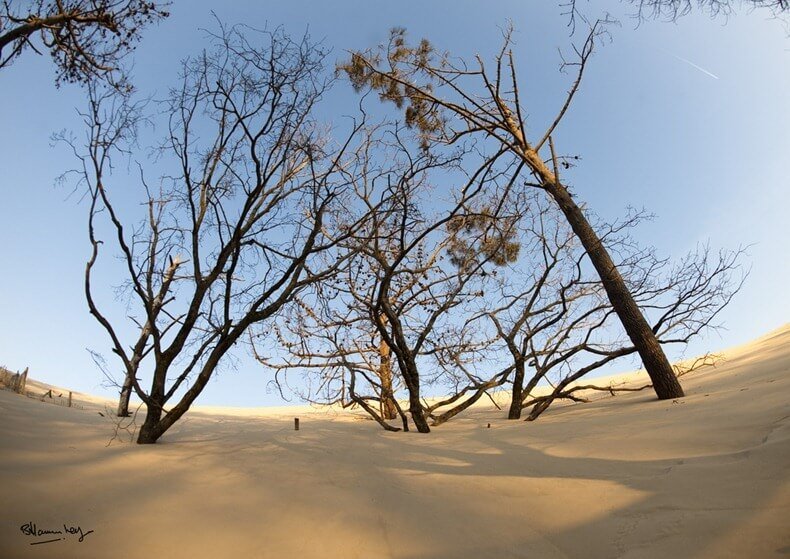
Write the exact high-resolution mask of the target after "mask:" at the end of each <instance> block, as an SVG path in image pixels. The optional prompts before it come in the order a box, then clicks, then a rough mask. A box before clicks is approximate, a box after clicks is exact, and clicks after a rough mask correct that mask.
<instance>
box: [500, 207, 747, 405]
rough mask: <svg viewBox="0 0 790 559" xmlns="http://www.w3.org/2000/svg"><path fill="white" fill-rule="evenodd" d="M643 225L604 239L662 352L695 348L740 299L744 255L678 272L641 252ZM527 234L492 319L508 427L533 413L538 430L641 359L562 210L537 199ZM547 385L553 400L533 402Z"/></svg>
mask: <svg viewBox="0 0 790 559" xmlns="http://www.w3.org/2000/svg"><path fill="white" fill-rule="evenodd" d="M643 217H644V215H643V214H642V213H641V212H632V213H631V214H630V215H629V217H628V218H627V219H626V220H624V221H623V222H620V223H617V224H613V225H608V226H605V225H599V226H598V227H597V230H598V231H599V232H600V234H601V238H602V240H603V241H605V242H606V243H607V245H608V246H609V247H610V250H612V251H613V252H615V253H616V254H617V257H618V260H619V264H618V265H619V266H620V268H621V269H622V270H623V271H624V275H625V277H627V278H628V281H629V289H630V291H631V293H632V294H633V296H634V298H635V300H636V301H637V302H638V304H639V305H640V307H641V308H642V309H644V310H645V312H646V313H647V316H648V318H649V320H650V321H651V325H652V330H653V332H654V333H655V334H656V337H657V338H658V340H659V342H660V343H662V344H687V343H688V342H689V341H690V340H691V339H692V338H694V337H695V336H697V335H698V334H699V333H700V332H702V331H703V330H704V329H706V328H709V327H712V326H714V325H715V323H714V319H715V317H716V316H717V315H718V314H719V312H720V311H721V310H722V309H723V308H724V307H725V306H726V305H727V304H728V303H729V302H730V300H731V299H732V297H733V295H734V294H735V293H736V292H737V291H738V290H739V289H740V286H741V285H742V281H743V276H740V277H738V270H739V263H738V260H739V257H740V256H741V255H742V251H741V250H738V251H734V252H721V253H719V254H718V256H715V255H713V254H711V252H710V250H709V249H708V248H707V247H702V248H700V249H698V250H696V251H694V252H692V253H690V254H689V255H687V256H686V257H685V258H684V259H682V260H681V261H680V263H679V264H678V265H677V266H672V265H671V264H670V262H669V260H667V259H660V258H658V257H657V256H656V254H655V251H654V250H653V249H640V248H639V246H638V244H636V243H635V242H634V241H633V239H632V238H631V236H630V235H629V231H630V230H631V229H632V228H633V227H634V226H636V225H637V224H638V222H639V221H640V220H641V219H642V218H643ZM520 225H521V231H522V232H521V235H520V238H521V239H523V240H524V241H523V243H522V244H523V246H522V250H521V257H520V260H519V262H518V263H517V264H514V265H512V266H511V270H509V271H507V272H505V273H503V274H501V275H500V280H499V286H498V289H491V296H493V295H494V293H497V294H498V295H497V296H498V298H499V300H501V304H499V305H498V306H496V307H494V308H491V309H489V310H487V311H485V316H486V317H487V318H488V319H489V320H490V321H491V322H492V324H493V325H494V327H495V330H496V333H497V335H498V337H499V338H500V340H501V342H502V344H503V345H504V346H505V347H506V348H507V352H508V353H509V355H510V358H511V362H512V367H513V371H514V373H513V379H512V392H511V403H510V408H509V411H508V418H509V419H518V418H520V417H521V412H522V410H523V409H525V408H527V407H530V406H532V411H531V413H530V414H529V419H530V420H533V419H536V418H537V417H538V416H539V415H540V414H541V413H542V412H543V411H545V410H546V409H547V408H548V407H549V405H551V403H552V402H553V401H555V400H557V399H561V398H568V399H572V400H576V401H581V398H580V396H578V395H577V394H576V393H578V391H579V390H580V389H581V388H582V387H580V386H577V385H573V383H575V382H577V381H578V380H579V379H581V378H583V377H584V376H585V375H589V374H590V373H593V372H594V371H596V370H598V369H600V368H601V367H603V366H605V365H608V364H610V363H611V362H613V361H614V360H616V359H620V358H622V357H625V356H627V355H633V354H635V353H636V351H637V349H636V347H635V346H634V345H633V344H632V343H630V341H629V340H628V339H622V338H621V337H620V336H618V329H617V328H616V325H615V324H612V322H613V319H615V318H616V315H614V313H613V311H612V309H611V307H610V305H609V304H608V301H607V298H606V293H605V291H604V290H603V288H602V286H601V283H600V282H599V281H598V280H597V278H596V277H594V274H591V273H590V272H591V271H590V270H587V269H586V268H585V266H584V251H583V250H581V247H579V246H578V241H577V240H576V239H575V237H574V236H573V234H572V232H571V231H569V230H568V228H567V226H564V222H563V220H562V219H561V217H560V216H558V215H557V212H556V210H555V209H554V208H551V207H549V206H546V205H545V204H541V202H540V201H539V200H538V199H533V200H532V203H531V204H529V205H528V214H527V215H526V216H525V218H524V219H523V220H522V221H521V222H520ZM530 371H531V374H529V372H530ZM546 382H548V383H549V384H550V385H551V391H550V392H549V394H548V395H545V396H535V395H534V394H533V391H534V390H535V389H536V388H537V387H538V384H539V383H546ZM584 388H588V389H589V388H593V389H595V388H596V387H591V386H586V387H584ZM643 388H644V387H643ZM610 391H611V392H614V391H615V389H610Z"/></svg>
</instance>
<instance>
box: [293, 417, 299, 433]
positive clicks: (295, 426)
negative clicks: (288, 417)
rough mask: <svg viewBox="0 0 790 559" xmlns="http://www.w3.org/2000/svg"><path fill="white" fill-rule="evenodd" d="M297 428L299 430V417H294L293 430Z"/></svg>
mask: <svg viewBox="0 0 790 559" xmlns="http://www.w3.org/2000/svg"><path fill="white" fill-rule="evenodd" d="M298 430H299V418H298V417H294V431H298Z"/></svg>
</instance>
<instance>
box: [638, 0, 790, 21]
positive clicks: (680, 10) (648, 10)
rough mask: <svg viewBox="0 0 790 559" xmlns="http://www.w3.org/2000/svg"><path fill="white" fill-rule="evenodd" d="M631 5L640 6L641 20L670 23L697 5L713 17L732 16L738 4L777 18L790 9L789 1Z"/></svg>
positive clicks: (681, 0)
mask: <svg viewBox="0 0 790 559" xmlns="http://www.w3.org/2000/svg"><path fill="white" fill-rule="evenodd" d="M631 3H633V4H637V5H638V7H639V11H638V13H637V16H638V17H639V18H640V19H645V18H665V19H668V20H670V21H675V20H677V19H678V18H679V17H682V16H684V15H687V14H689V13H690V12H691V10H692V9H693V7H694V5H695V4H696V5H697V7H698V8H699V9H700V10H702V11H705V12H707V13H709V14H710V15H711V16H713V17H716V16H719V15H722V16H728V15H730V14H731V13H733V11H734V10H735V5H736V4H738V5H741V6H745V7H747V8H751V9H756V8H760V9H767V10H769V11H770V12H771V13H772V14H773V15H775V16H779V15H781V14H783V13H785V12H787V10H788V9H789V8H790V2H788V0H738V1H736V0H631Z"/></svg>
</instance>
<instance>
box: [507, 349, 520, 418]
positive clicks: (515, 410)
mask: <svg viewBox="0 0 790 559" xmlns="http://www.w3.org/2000/svg"><path fill="white" fill-rule="evenodd" d="M523 394H524V361H523V360H520V359H517V360H516V373H515V375H514V376H513V390H512V392H511V396H510V409H509V410H508V412H507V418H508V419H521V404H522V402H523V401H524V397H523Z"/></svg>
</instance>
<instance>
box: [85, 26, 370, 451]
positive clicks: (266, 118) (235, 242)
mask: <svg viewBox="0 0 790 559" xmlns="http://www.w3.org/2000/svg"><path fill="white" fill-rule="evenodd" d="M249 33H252V32H251V31H249ZM255 37H256V39H259V38H260V39H261V41H260V43H261V44H257V43H256V44H253V43H251V42H249V41H248V39H247V37H246V35H245V32H244V30H243V29H242V28H239V27H234V28H231V29H225V28H222V32H221V34H219V35H217V36H213V37H212V38H211V42H212V50H211V51H209V52H204V53H203V54H202V55H201V56H199V57H197V58H194V59H191V60H187V61H186V62H185V63H184V66H183V70H182V75H181V78H182V79H181V83H180V85H179V86H178V87H176V88H174V89H173V90H172V91H171V92H170V95H169V100H168V101H167V103H166V105H165V111H164V112H165V114H166V119H167V122H166V129H167V130H166V135H165V137H164V140H163V142H162V143H161V145H160V146H159V150H158V157H157V158H156V160H155V162H154V163H153V164H155V165H159V166H160V176H161V178H160V180H159V184H158V186H157V187H156V188H154V187H153V186H152V185H151V184H149V182H148V180H147V179H146V173H145V172H144V166H143V165H142V164H141V163H138V165H139V166H140V170H139V173H138V175H139V176H138V177H137V179H136V180H135V182H136V186H137V191H136V192H135V194H136V193H141V194H142V201H143V205H142V207H143V208H144V209H145V212H144V217H142V219H141V220H139V221H138V220H135V217H136V216H135V212H134V211H132V210H131V208H132V207H133V206H130V204H129V196H130V194H129V193H128V192H127V193H122V191H121V188H120V187H121V185H120V183H121V181H123V180H126V181H128V180H132V177H131V176H122V177H121V178H116V176H115V173H113V172H112V171H113V169H114V167H113V165H112V163H113V157H116V158H117V157H118V155H119V154H123V151H122V150H124V149H128V148H126V147H125V146H127V145H128V143H129V141H130V140H133V139H134V135H133V131H134V129H135V125H136V124H137V123H139V122H140V119H141V108H140V106H139V105H135V104H132V103H131V102H130V101H129V100H128V99H127V98H126V97H124V96H120V95H119V94H118V93H117V92H116V91H112V90H105V91H102V89H100V88H98V87H97V86H95V85H90V86H89V93H90V101H91V103H90V111H89V112H88V113H86V114H85V120H86V123H87V126H88V131H89V134H88V150H87V153H80V154H79V156H80V159H81V161H82V169H81V171H80V173H81V175H82V177H83V180H84V181H85V183H86V184H87V186H88V187H89V192H90V213H89V237H90V241H91V246H92V253H91V257H90V259H89V261H88V263H87V266H86V272H85V293H86V296H87V299H88V305H89V308H90V312H91V314H93V316H94V317H95V318H96V319H97V320H98V322H99V323H100V324H101V325H102V327H103V328H104V330H106V332H107V334H108V336H109V338H110V340H111V347H112V351H113V352H114V353H115V354H116V355H117V356H118V358H119V359H120V360H121V362H122V364H123V367H124V371H125V375H126V379H127V383H128V385H131V386H132V388H133V389H134V391H135V393H136V394H137V395H138V396H139V397H140V398H141V399H142V401H143V402H144V403H145V405H146V417H145V421H144V422H143V424H142V425H141V427H140V430H139V434H138V438H137V442H138V443H154V442H156V441H157V440H158V439H159V438H160V437H161V436H162V434H164V433H165V432H166V431H167V430H168V429H169V428H170V427H171V426H172V425H173V424H174V423H175V422H176V421H178V419H179V418H180V417H181V416H182V415H183V414H184V413H185V412H186V411H187V410H188V409H189V407H190V406H191V405H192V403H193V402H194V401H195V399H196V398H197V397H198V396H199V394H200V393H201V391H202V390H203V389H204V388H205V386H206V384H207V383H208V381H209V379H210V378H211V377H212V375H213V374H214V372H215V371H216V370H217V368H218V367H219V366H220V365H221V364H222V363H223V362H226V361H227V358H228V357H229V356H230V355H232V348H233V347H234V346H235V345H236V344H237V343H238V342H239V341H244V339H246V338H244V336H245V333H246V332H247V331H248V329H249V327H250V326H251V325H253V324H256V323H260V322H261V321H265V320H267V319H271V318H272V317H274V316H275V315H276V314H277V313H278V312H279V311H280V309H281V308H282V307H283V306H284V305H285V304H286V303H287V302H288V301H290V300H291V299H292V298H293V297H294V296H295V295H296V294H297V293H299V291H300V290H302V289H304V288H305V287H306V286H308V285H311V284H314V283H316V282H320V281H322V280H323V279H324V278H326V277H328V276H330V275H331V274H332V273H333V270H334V269H336V268H340V267H341V266H342V265H343V262H344V261H343V258H342V257H337V258H335V257H334V256H332V257H326V258H325V257H323V256H322V255H324V254H325V253H327V252H332V251H333V250H334V248H333V247H335V246H336V245H337V243H338V242H340V241H342V236H339V237H335V238H328V237H327V236H326V235H325V234H324V227H325V218H326V216H327V214H328V213H330V212H331V210H332V207H333V205H334V204H335V203H336V202H337V200H338V197H339V196H340V195H341V194H342V191H343V189H344V188H345V187H346V185H347V183H348V181H347V178H346V176H347V173H348V170H347V169H345V159H346V154H347V153H348V150H349V149H351V142H352V138H353V137H354V135H355V133H356V130H357V129H358V126H361V125H362V124H361V123H354V124H353V126H351V128H352V129H351V130H350V132H349V136H348V139H347V140H346V141H345V142H344V143H341V144H339V145H336V144H334V143H333V142H332V141H331V140H330V139H329V137H328V135H327V131H326V129H325V127H324V126H322V125H321V124H320V123H318V122H317V121H316V120H315V118H314V116H313V114H314V109H315V107H316V105H317V103H318V102H319V101H320V99H321V97H322V95H323V94H324V92H325V91H326V89H327V87H328V86H329V85H330V82H329V81H328V80H327V79H326V77H325V75H324V73H323V69H324V60H325V56H326V53H325V51H324V50H322V49H321V47H320V46H317V45H315V44H312V43H311V42H310V41H309V38H308V37H304V38H303V39H302V40H301V41H294V40H291V39H290V38H288V37H287V36H286V35H285V34H284V33H283V32H282V31H281V30H280V29H276V30H274V31H271V32H269V31H264V32H256V34H255ZM115 169H116V171H117V167H115ZM112 183H116V184H114V185H112ZM135 221H136V223H135ZM130 222H131V223H132V225H129V223H130ZM102 238H106V239H109V238H112V239H114V243H115V245H116V249H117V254H118V255H119V256H120V260H121V262H122V269H123V270H124V272H125V275H126V284H125V286H126V288H127V289H128V293H129V306H130V308H131V309H132V310H130V312H129V315H130V316H129V318H130V320H131V321H132V324H133V327H132V328H131V330H132V331H133V334H132V335H133V338H132V340H131V343H129V340H127V342H124V338H127V337H129V334H128V333H127V332H128V330H129V329H130V325H129V324H121V323H119V322H118V321H117V320H116V319H113V318H112V316H111V315H110V314H108V313H107V312H106V309H105V310H102V309H100V307H99V302H98V300H97V298H96V297H95V295H94V288H93V283H94V281H95V278H96V274H95V273H94V272H95V269H96V266H97V264H98V257H99V253H100V249H101V247H102V246H103V243H104V241H103V240H102ZM326 262H330V264H329V265H325V263H326ZM144 377H147V378H149V379H150V388H144V387H143V383H144V380H143V378H144ZM171 401H172V404H171Z"/></svg>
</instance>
